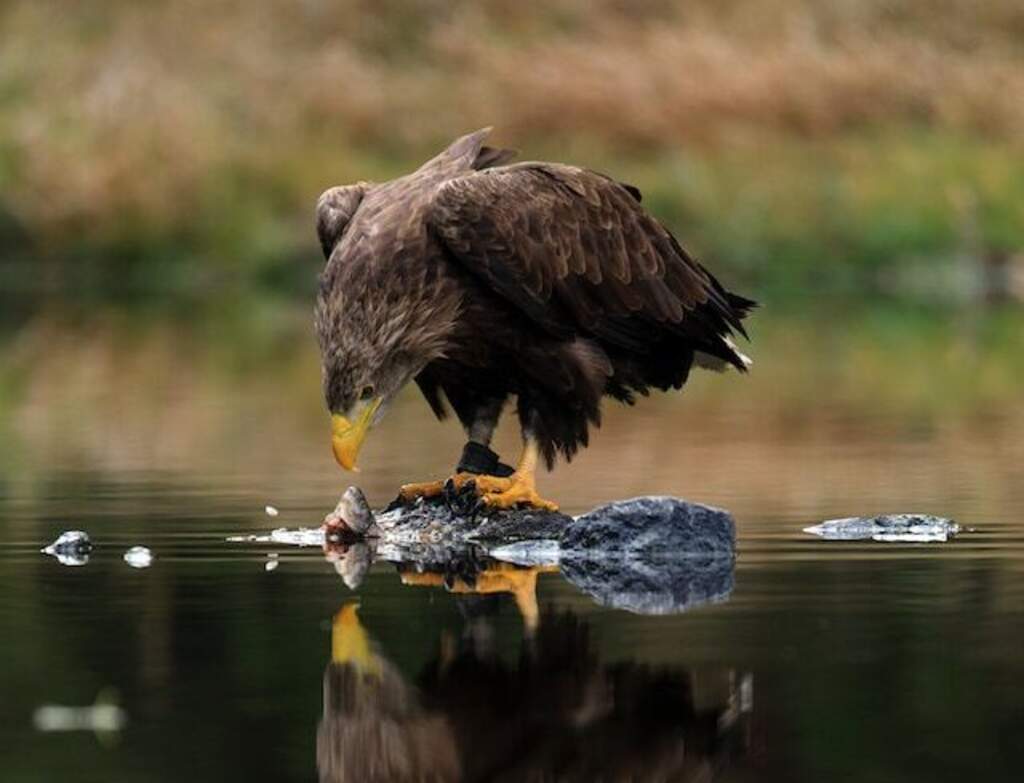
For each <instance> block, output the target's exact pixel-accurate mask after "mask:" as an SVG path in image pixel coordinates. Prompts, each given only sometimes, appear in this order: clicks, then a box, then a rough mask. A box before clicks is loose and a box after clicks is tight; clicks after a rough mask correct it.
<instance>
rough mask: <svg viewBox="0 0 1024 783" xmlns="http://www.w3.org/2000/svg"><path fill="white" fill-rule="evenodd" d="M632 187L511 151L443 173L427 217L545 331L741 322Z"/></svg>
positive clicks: (722, 329) (711, 330) (456, 251)
mask: <svg viewBox="0 0 1024 783" xmlns="http://www.w3.org/2000/svg"><path fill="white" fill-rule="evenodd" d="M639 195H640V194H639V191H637V190H636V189H635V188H632V187H631V186H625V185H622V184H620V183H618V182H615V181H614V180H612V179H609V178H608V177H605V176H603V175H600V174H597V173H595V172H591V171H587V170H585V169H580V168H576V167H572V166H563V165H558V164H549V163H521V164H517V165H513V166H503V167H500V168H493V169H486V170H483V171H478V172H473V173H469V174H466V175H464V176H460V177H457V178H454V179H451V180H448V181H446V182H444V183H443V184H442V185H440V186H439V188H438V190H437V192H436V194H435V196H434V198H433V200H432V202H431V204H430V207H429V208H428V210H427V221H428V224H429V226H430V228H431V230H432V231H433V232H434V233H435V235H436V236H437V237H438V238H439V239H440V240H441V241H442V242H443V243H444V245H445V246H446V247H447V248H448V250H449V252H450V253H451V255H452V256H454V257H455V258H456V259H458V261H459V262H461V263H462V264H463V265H464V266H465V267H466V268H467V269H469V270H470V271H471V272H472V273H473V274H475V275H477V276H478V277H479V278H480V279H481V280H482V281H483V282H484V283H485V284H487V285H488V286H490V287H491V288H492V290H494V291H495V292H497V293H498V294H500V295H501V296H502V297H504V298H505V299H507V300H508V301H509V302H511V303H512V304H513V305H515V306H516V307H518V308H519V309H521V310H522V311H523V312H524V313H525V314H526V315H527V316H529V317H530V318H531V319H533V320H534V321H536V322H537V323H538V324H540V325H541V326H542V327H544V328H545V329H547V330H548V331H550V332H551V333H552V334H555V335H558V336H562V337H569V336H571V335H573V334H576V333H580V332H583V333H587V334H592V335H596V336H598V337H601V338H603V339H606V340H609V341H610V342H612V343H615V344H618V345H620V346H622V347H628V348H631V349H634V350H642V349H643V348H644V347H648V348H649V347H650V346H644V342H645V340H644V335H645V330H644V324H645V323H647V324H657V325H659V326H660V327H662V328H663V329H667V330H669V331H671V332H674V333H676V334H679V335H681V336H694V337H695V338H696V339H698V340H699V339H701V338H705V337H706V338H707V339H712V338H715V339H717V338H718V337H719V336H720V335H727V334H728V333H729V331H730V330H731V329H735V330H737V331H740V332H741V333H742V331H743V329H742V325H741V323H740V320H741V318H742V317H743V315H744V314H745V311H744V310H742V309H741V308H737V307H734V306H733V304H732V303H731V302H730V300H729V298H728V297H729V296H730V295H729V294H727V293H726V291H725V289H723V288H722V287H721V285H719V283H718V282H717V281H716V280H715V279H714V278H713V277H712V276H711V275H710V273H708V272H707V270H705V269H704V268H703V267H702V266H701V265H700V264H699V263H697V262H696V261H694V260H693V259H692V258H690V256H689V255H688V254H687V253H686V251H685V250H683V248H682V247H681V246H680V245H679V243H678V242H677V241H676V240H675V238H674V237H673V236H672V235H671V234H670V233H669V232H668V231H667V230H666V229H665V228H664V227H663V226H662V225H661V224H660V223H658V221H657V220H655V219H654V218H653V217H651V216H650V215H649V214H647V213H646V212H645V211H644V209H643V207H642V206H641V205H640V199H639ZM744 301H745V300H744Z"/></svg>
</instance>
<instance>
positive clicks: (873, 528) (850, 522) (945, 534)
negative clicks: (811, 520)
mask: <svg viewBox="0 0 1024 783" xmlns="http://www.w3.org/2000/svg"><path fill="white" fill-rule="evenodd" d="M804 532H805V533H810V534H811V535H815V536H820V537H821V538H824V539H827V540H829V541H864V540H871V541H883V542H910V543H930V542H944V541H948V540H949V539H950V538H953V537H954V536H955V535H956V534H957V533H959V532H960V525H958V524H957V523H956V522H954V521H953V520H951V519H945V518H944V517H935V516H932V515H930V514H883V515H881V516H877V517H845V518H843V519H828V520H826V521H824V522H822V523H821V524H819V525H814V526H813V527H806V528H804Z"/></svg>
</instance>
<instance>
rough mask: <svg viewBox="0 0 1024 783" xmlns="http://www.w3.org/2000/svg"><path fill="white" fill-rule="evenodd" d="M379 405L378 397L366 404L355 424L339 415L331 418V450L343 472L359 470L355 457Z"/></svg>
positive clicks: (336, 414)
mask: <svg viewBox="0 0 1024 783" xmlns="http://www.w3.org/2000/svg"><path fill="white" fill-rule="evenodd" d="M380 403H381V399H380V398H379V397H377V398H376V399H373V400H371V401H370V402H369V403H367V404H366V405H365V406H364V407H363V409H362V410H361V411H360V412H359V416H358V418H357V419H356V421H355V424H353V423H352V422H350V421H349V420H348V419H346V418H345V417H344V416H342V415H341V414H340V413H335V414H334V415H333V416H331V430H332V432H331V448H332V449H333V450H334V458H335V459H336V460H338V464H339V465H341V467H343V468H344V469H345V470H359V468H357V467H356V457H357V456H359V449H360V447H361V446H362V445H363V439H364V438H365V437H366V433H367V431H368V430H369V429H370V424H371V423H372V422H373V414H374V413H376V412H377V408H379V407H380Z"/></svg>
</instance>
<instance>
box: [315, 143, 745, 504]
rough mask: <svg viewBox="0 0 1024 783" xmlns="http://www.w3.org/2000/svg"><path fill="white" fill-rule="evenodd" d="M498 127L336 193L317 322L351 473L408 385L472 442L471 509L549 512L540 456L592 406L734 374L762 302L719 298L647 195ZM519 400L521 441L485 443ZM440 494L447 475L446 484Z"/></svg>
mask: <svg viewBox="0 0 1024 783" xmlns="http://www.w3.org/2000/svg"><path fill="white" fill-rule="evenodd" d="M490 131H491V129H490V128H484V129H482V130H479V131H476V132H475V133H470V134H468V135H466V136H463V137H461V138H459V139H456V140H455V141H454V142H452V144H451V145H450V146H448V148H447V149H445V150H444V151H443V152H441V153H440V154H439V155H437V156H436V157H434V158H432V159H431V160H429V161H427V162H426V163H425V164H423V165H422V166H421V167H420V168H419V169H417V170H416V171H414V172H412V173H411V174H408V175H406V176H403V177H399V178H398V179H394V180H391V181H389V182H381V183H377V182H357V183H356V184H354V185H345V186H339V187H332V188H330V189H328V190H327V191H325V192H324V193H323V194H322V195H321V196H320V198H319V200H318V202H317V208H316V228H317V235H318V237H319V240H320V246H321V248H322V250H323V253H324V257H325V259H326V265H325V267H324V269H323V271H322V272H321V274H320V278H319V289H318V293H317V299H316V306H315V313H314V321H315V329H316V334H317V339H318V343H319V348H320V357H321V366H322V382H323V393H324V398H325V401H326V403H327V408H328V410H329V412H330V414H331V420H332V439H331V440H332V447H333V451H334V456H335V458H336V459H337V461H338V463H339V464H340V465H341V466H342V467H343V468H345V469H347V470H352V469H355V466H356V458H357V456H358V453H359V450H360V447H361V446H362V444H363V442H364V439H365V437H366V435H367V432H368V431H369V430H370V429H371V428H372V427H373V426H374V425H375V424H376V423H377V422H379V421H380V420H381V418H382V416H383V415H384V413H385V411H386V410H387V408H388V406H389V404H390V403H391V402H392V400H394V398H395V396H396V395H397V394H398V392H399V391H400V390H401V389H402V388H403V387H404V386H406V385H407V384H408V383H409V382H410V381H414V382H415V383H416V385H417V386H418V387H419V389H420V391H421V392H422V394H423V396H424V397H425V398H426V401H427V403H428V404H429V406H430V408H431V409H432V410H433V412H434V414H435V415H436V416H437V417H438V418H439V419H442V418H444V417H445V416H446V415H447V414H448V410H449V408H450V409H451V410H453V411H454V412H455V415H456V416H457V417H458V419H459V422H460V423H461V424H462V426H463V428H464V429H465V432H466V436H467V439H468V442H467V443H466V446H465V448H464V449H463V453H462V457H461V459H460V461H459V463H458V465H457V467H456V471H455V474H454V475H453V476H451V477H450V478H448V479H447V480H446V481H428V482H422V483H417V484H407V485H405V486H403V487H402V488H401V493H400V494H401V496H402V497H404V498H405V499H407V500H408V499H413V498H416V497H429V496H434V495H438V494H440V493H442V492H443V490H444V486H445V484H446V483H448V482H453V483H454V484H455V486H456V487H458V488H460V489H461V488H462V487H463V486H464V485H466V484H468V483H469V482H470V481H472V482H474V484H475V492H476V493H477V495H478V496H479V501H480V503H481V504H483V505H485V506H488V507H491V508H513V507H517V506H532V507H535V508H541V509H550V510H554V509H556V508H557V506H556V505H555V504H554V503H552V502H550V501H548V500H545V499H544V498H542V497H541V496H540V495H539V494H538V492H537V489H536V479H535V473H536V469H537V465H538V461H539V460H540V459H543V460H544V462H545V463H546V465H547V467H548V468H549V469H550V468H551V467H553V464H554V462H555V460H556V459H557V457H558V456H562V457H564V458H565V459H566V460H569V459H571V458H572V457H573V455H574V454H575V453H576V452H577V451H578V450H579V449H580V448H581V447H585V446H586V445H587V443H588V430H589V428H590V426H592V425H593V426H595V427H596V426H599V425H600V422H601V402H602V399H603V398H604V397H612V398H614V399H616V400H619V401H621V402H624V403H627V404H632V403H633V402H634V401H635V399H636V396H637V395H647V394H648V393H649V392H650V391H651V390H652V389H658V390H662V391H667V390H669V389H679V388H681V387H682V386H683V384H684V383H685V382H686V380H687V377H688V376H689V373H690V369H691V368H692V367H693V366H694V365H697V366H699V367H704V368H708V369H714V370H723V369H726V368H727V367H730V366H731V367H734V368H735V369H737V370H739V371H740V372H745V371H746V369H747V366H748V364H749V363H750V360H749V359H748V358H747V357H746V356H744V355H743V354H742V353H740V351H739V350H738V349H737V347H736V345H735V344H734V343H733V341H732V339H730V338H731V336H733V335H735V334H742V335H743V336H744V337H746V336H747V335H746V331H745V330H744V327H743V323H742V321H743V319H744V318H745V317H746V316H747V315H748V313H749V312H750V310H751V309H752V308H753V307H754V306H755V302H754V301H752V300H750V299H747V298H744V297H742V296H738V295H737V294H734V293H731V292H729V291H727V290H726V289H725V288H724V287H723V286H722V285H721V284H720V283H719V282H718V280H716V279H715V277H714V276H713V275H712V274H711V273H710V272H709V271H708V270H707V269H706V268H705V267H704V266H702V265H701V264H700V263H698V262H697V261H696V260H694V258H693V257H691V256H690V255H689V254H688V253H687V252H686V251H685V250H684V249H683V248H682V246H681V245H680V244H679V242H678V241H677V240H676V238H675V237H674V236H673V235H672V233H671V232H670V231H669V230H668V229H667V228H665V227H664V226H663V225H662V224H661V223H660V222H659V221H658V220H657V219H655V218H654V217H652V216H651V215H650V214H649V213H648V212H647V211H646V210H645V209H644V208H643V206H642V204H641V194H640V191H639V190H637V188H635V187H633V186H631V185H627V184H624V183H621V182H618V181H616V180H615V179H612V178H610V177H608V176H605V175H604V174H600V173H598V172H595V171H591V170H588V169H585V168H579V167H577V166H571V165H564V164H560V163H546V162H524V163H510V161H511V160H512V159H513V158H514V157H515V156H516V153H515V151H513V150H506V149H500V148H495V147H490V146H485V141H486V139H487V136H488V135H489V133H490ZM512 398H514V399H515V403H516V412H517V414H518V417H519V423H520V426H521V430H522V438H523V450H522V454H521V456H520V458H519V460H518V462H517V464H516V466H515V468H514V469H513V468H512V467H510V466H508V465H505V464H504V463H502V462H501V461H500V459H499V457H498V455H497V454H496V453H494V452H493V451H492V450H491V449H490V443H491V436H492V433H493V432H494V429H495V427H496V425H497V423H498V419H499V417H500V416H501V413H502V410H503V408H504V407H505V405H506V403H507V402H508V401H509V400H510V399H512ZM449 486H450V484H449Z"/></svg>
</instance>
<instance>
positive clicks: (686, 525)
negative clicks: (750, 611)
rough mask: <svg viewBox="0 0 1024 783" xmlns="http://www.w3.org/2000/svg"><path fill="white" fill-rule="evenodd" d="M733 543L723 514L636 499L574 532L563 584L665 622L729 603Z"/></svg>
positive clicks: (564, 543)
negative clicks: (714, 604) (699, 608)
mask: <svg viewBox="0 0 1024 783" xmlns="http://www.w3.org/2000/svg"><path fill="white" fill-rule="evenodd" d="M735 543H736V526H735V523H734V522H733V519H732V516H731V515H730V514H729V513H728V512H726V511H722V510H720V509H716V508H711V507H710V506H703V505H699V504H696V503H687V502H686V501H683V500H678V499H676V498H667V497H645V498H635V499H633V500H625V501H620V502H615V503H609V504H608V505H605V506H601V507H600V508H597V509H595V510H593V511H591V512H590V513H588V514H584V515H583V516H581V517H579V518H578V519H576V520H575V521H574V522H573V523H572V524H570V525H569V526H568V527H567V528H566V529H565V532H564V533H563V534H562V537H561V556H560V562H561V569H562V574H563V575H564V576H565V578H566V579H567V580H569V581H570V582H571V583H572V584H574V585H575V586H576V587H578V588H579V589H580V590H582V591H583V592H585V593H588V594H589V595H590V596H592V597H593V598H594V600H595V601H597V602H598V603H600V604H602V605H604V606H610V607H614V608H618V609H627V610H629V611H632V612H638V613H640V614H667V613H671V612H682V611H686V610H687V609H691V608H693V607H695V606H699V605H702V604H706V603H712V602H717V601H724V600H726V599H727V598H728V596H729V594H730V593H731V592H732V588H733V569H734V552H735Z"/></svg>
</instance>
